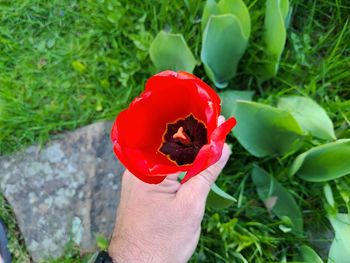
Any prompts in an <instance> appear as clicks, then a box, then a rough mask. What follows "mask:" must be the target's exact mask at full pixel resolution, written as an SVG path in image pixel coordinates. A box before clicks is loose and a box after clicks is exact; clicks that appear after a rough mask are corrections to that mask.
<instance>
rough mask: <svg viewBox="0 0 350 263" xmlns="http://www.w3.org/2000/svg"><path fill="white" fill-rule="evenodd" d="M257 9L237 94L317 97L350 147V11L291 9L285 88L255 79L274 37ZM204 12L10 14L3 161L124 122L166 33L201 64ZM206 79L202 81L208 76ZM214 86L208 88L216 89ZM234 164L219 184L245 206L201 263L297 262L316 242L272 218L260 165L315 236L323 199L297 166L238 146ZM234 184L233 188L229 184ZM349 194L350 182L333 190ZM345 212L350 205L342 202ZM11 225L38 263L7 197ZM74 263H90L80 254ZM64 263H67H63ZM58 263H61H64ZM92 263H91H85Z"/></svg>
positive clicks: (190, 7) (234, 210)
mask: <svg viewBox="0 0 350 263" xmlns="http://www.w3.org/2000/svg"><path fill="white" fill-rule="evenodd" d="M245 2H246V3H247V5H248V6H249V8H250V14H251V19H252V26H253V28H252V34H251V35H252V38H251V40H250V44H249V48H248V50H247V52H246V54H245V55H244V57H243V59H242V61H241V63H240V65H239V71H238V75H237V77H236V78H235V80H234V81H233V82H232V83H231V86H232V87H234V88H236V89H243V90H244V89H249V90H254V91H255V92H256V96H255V100H257V101H263V102H266V103H269V104H274V103H275V102H276V99H277V98H278V97H280V96H283V95H285V94H299V95H305V96H310V97H311V98H314V99H315V100H316V101H318V102H319V103H320V104H321V105H322V106H323V107H324V108H325V109H326V111H327V112H328V114H329V115H330V117H331V119H332V120H333V123H334V125H335V129H336V133H337V135H338V138H345V137H349V136H350V129H349V126H350V75H349V66H350V57H349V51H350V47H349V44H348V43H349V42H350V30H349V23H350V21H349V20H348V19H349V17H350V5H349V4H348V3H347V1H345V0H343V1H342V0H337V1H334V2H330V1H326V0H319V1H316V0H315V1H296V0H295V1H291V5H292V6H293V16H292V19H291V24H290V27H289V30H288V39H287V43H286V47H285V51H284V53H283V56H282V60H281V65H280V70H279V73H278V75H277V77H276V78H275V79H273V80H271V81H268V82H265V83H263V84H259V83H258V81H257V79H256V77H255V76H254V73H255V72H254V69H255V67H254V66H255V64H256V63H257V61H258V59H259V58H258V57H257V56H258V53H257V50H259V45H260V44H261V39H260V38H261V28H262V25H263V11H262V10H263V5H264V3H263V1H253V0H248V1H245ZM203 3H204V1H199V0H191V1H190V0H184V1H170V0H168V1H127V0H120V1H112V0H110V1H108V0H105V1H103V0H100V1H92V0H91V1H89V0H88V1H74V0H73V1H58V0H53V1H42V0H31V1H29V0H21V1H20V0H12V1H9V0H8V1H6V0H5V1H1V2H0V19H1V23H0V155H5V154H10V153H12V152H14V151H18V150H20V149H22V148H24V147H26V146H28V145H30V144H34V143H39V144H44V143H45V142H46V141H47V140H49V139H50V137H51V136H53V135H55V134H56V133H60V132H63V131H66V130H74V129H76V128H77V127H80V126H83V125H86V124H89V123H92V122H95V121H97V120H102V119H112V118H114V117H115V116H116V115H117V113H118V112H119V111H120V110H121V109H123V108H124V107H125V106H126V105H127V104H128V103H129V102H130V101H131V99H132V98H133V97H134V96H135V95H137V94H138V93H139V92H140V91H141V90H142V89H143V84H144V82H145V80H146V79H147V78H148V77H149V76H150V75H151V74H153V73H154V72H155V69H154V68H153V67H152V65H151V62H150V59H149V56H148V48H149V46H150V43H151V41H152V40H153V38H154V36H155V35H156V33H157V32H158V31H159V30H161V29H167V30H171V31H172V32H176V33H178V32H181V33H183V35H184V37H185V39H186V41H187V43H188V44H189V46H190V48H191V50H192V52H193V53H194V54H195V56H196V58H198V60H199V54H200V47H201V43H200V37H199V35H200V16H201V9H202V7H203ZM203 72H204V71H203V67H202V66H199V67H197V68H196V69H195V74H196V75H198V76H204V75H205V74H204V73H203ZM204 79H205V80H206V81H208V79H207V78H204ZM229 140H230V142H231V143H232V144H233V145H234V154H233V156H232V157H231V162H230V164H229V165H228V166H227V167H226V169H225V171H224V176H221V177H220V178H219V181H218V184H219V185H220V186H223V188H225V189H226V190H227V191H228V192H229V193H231V194H232V195H233V196H235V197H236V198H237V199H238V203H237V204H235V205H234V206H232V207H230V208H229V209H226V210H215V209H208V211H207V213H206V215H205V219H204V222H203V234H202V236H201V239H200V243H199V246H198V249H197V251H196V253H195V254H194V256H193V259H192V261H193V262H232V261H233V260H237V261H241V262H244V260H243V258H245V259H246V260H247V261H248V262H268V261H269V262H277V261H282V260H283V259H284V258H286V259H288V260H290V259H291V258H292V257H293V255H294V254H295V253H296V251H297V249H296V248H297V247H298V246H299V245H300V244H303V243H306V244H308V243H309V240H308V238H307V236H306V235H304V236H297V235H294V234H292V233H283V232H282V231H281V230H280V229H279V224H280V222H279V221H278V220H277V219H276V218H273V217H272V216H271V215H270V214H269V213H268V212H267V211H266V209H265V208H264V207H263V204H262V203H261V202H260V201H259V198H258V196H257V194H256V192H255V186H254V185H253V184H252V181H251V178H250V166H251V163H252V162H253V161H258V162H259V164H260V165H262V166H263V167H264V168H265V169H267V170H273V171H280V172H279V173H277V174H274V176H275V177H276V178H278V180H279V181H280V182H281V183H282V184H283V186H284V187H286V188H287V189H288V190H289V191H290V193H292V195H293V196H294V197H295V198H296V200H297V203H298V204H299V205H300V206H301V207H302V209H303V211H304V212H305V213H306V214H305V217H304V220H305V221H306V222H305V225H306V227H305V228H308V227H309V226H310V225H313V224H316V225H320V226H323V225H327V224H328V223H327V221H326V220H325V214H326V212H325V211H324V209H323V193H322V187H320V186H319V185H317V184H309V183H305V182H303V181H300V180H291V179H290V178H287V177H286V176H285V170H286V168H287V167H288V165H289V164H290V162H291V159H290V158H289V159H288V158H287V159H285V160H283V161H281V160H275V159H262V160H257V159H255V158H253V157H251V156H250V155H249V154H248V153H247V152H246V151H245V150H244V149H243V148H242V147H241V146H240V145H239V144H238V143H237V142H236V141H235V140H234V139H233V138H230V139H229ZM225 175H226V176H225ZM338 185H345V186H346V185H349V184H348V181H347V179H346V178H344V179H340V180H338V181H337V182H332V186H333V187H336V186H338ZM337 198H338V199H339V203H342V201H341V197H340V196H339V197H337ZM0 218H2V219H3V220H4V221H5V222H6V224H7V225H8V226H9V230H10V249H11V252H12V253H13V255H14V257H15V262H29V258H28V253H27V252H26V251H25V247H24V243H23V241H22V239H21V237H20V233H19V231H18V229H17V228H16V222H15V218H14V215H13V213H12V212H11V208H10V207H9V206H8V205H7V204H6V202H5V200H4V199H3V197H0ZM69 251H71V253H68V254H67V255H66V257H65V260H66V262H78V261H79V260H78V258H79V254H77V252H76V250H75V248H74V246H71V247H70V248H69ZM60 260H61V261H60V262H63V259H60ZM52 262H57V261H52ZM82 262H83V260H82Z"/></svg>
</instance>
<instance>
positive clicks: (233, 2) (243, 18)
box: [201, 0, 251, 38]
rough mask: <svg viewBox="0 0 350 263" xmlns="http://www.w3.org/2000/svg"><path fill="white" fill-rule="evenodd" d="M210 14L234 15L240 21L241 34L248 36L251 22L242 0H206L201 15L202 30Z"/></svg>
mask: <svg viewBox="0 0 350 263" xmlns="http://www.w3.org/2000/svg"><path fill="white" fill-rule="evenodd" d="M211 15H234V16H236V17H237V19H238V20H239V21H240V24H241V26H242V31H243V34H244V35H245V37H246V38H249V36H250V30H251V22H250V16H249V10H248V8H247V6H246V5H245V4H244V2H243V1H242V0H221V1H220V2H219V3H216V1H215V0H207V2H206V5H205V7H204V10H203V15H202V24H201V26H202V32H203V31H204V29H205V27H206V25H207V23H208V21H209V18H210V16H211Z"/></svg>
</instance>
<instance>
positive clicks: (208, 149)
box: [181, 118, 236, 184]
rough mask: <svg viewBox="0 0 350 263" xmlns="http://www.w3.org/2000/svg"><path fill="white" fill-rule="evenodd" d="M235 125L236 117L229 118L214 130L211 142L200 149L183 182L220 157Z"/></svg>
mask: <svg viewBox="0 0 350 263" xmlns="http://www.w3.org/2000/svg"><path fill="white" fill-rule="evenodd" d="M235 125H236V120H235V119H234V118H229V119H228V120H227V121H226V122H224V123H223V124H221V125H220V126H219V127H217V128H216V129H215V130H214V132H213V133H212V134H211V137H210V138H211V141H210V143H209V144H206V145H204V146H203V147H202V149H201V150H200V151H199V153H198V155H197V157H196V159H195V160H194V162H193V165H192V167H191V168H190V169H189V170H188V171H187V173H186V175H185V177H184V178H183V179H182V181H181V183H182V184H183V183H185V182H187V181H188V180H189V179H191V178H192V177H193V176H195V175H197V174H199V173H200V172H202V171H203V170H205V169H206V168H208V167H209V166H211V165H212V164H214V163H216V162H217V161H218V160H219V159H220V157H221V154H222V148H223V146H224V143H225V140H226V136H227V134H228V133H229V132H230V131H231V130H232V128H233V127H234V126H235Z"/></svg>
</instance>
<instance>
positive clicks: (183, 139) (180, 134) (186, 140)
mask: <svg viewBox="0 0 350 263" xmlns="http://www.w3.org/2000/svg"><path fill="white" fill-rule="evenodd" d="M173 139H175V140H176V141H179V142H180V143H182V144H183V145H186V146H188V145H190V144H191V139H190V137H188V135H187V133H186V132H184V128H183V127H182V126H181V127H180V128H179V129H178V130H177V132H176V133H174V135H173Z"/></svg>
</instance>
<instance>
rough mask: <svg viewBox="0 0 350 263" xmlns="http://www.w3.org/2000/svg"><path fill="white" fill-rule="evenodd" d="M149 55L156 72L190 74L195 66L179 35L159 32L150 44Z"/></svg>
mask: <svg viewBox="0 0 350 263" xmlns="http://www.w3.org/2000/svg"><path fill="white" fill-rule="evenodd" d="M149 54H150V58H151V60H152V62H153V63H154V65H155V66H156V67H157V70H158V71H163V70H174V71H179V70H183V71H187V72H192V71H193V69H194V67H195V65H196V59H195V58H194V56H193V55H192V52H191V50H190V49H189V48H188V46H187V43H186V41H185V39H184V37H183V36H182V35H181V34H171V33H167V32H165V31H160V32H159V33H158V35H157V36H156V37H155V39H154V40H153V42H152V44H151V47H150V50H149Z"/></svg>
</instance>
